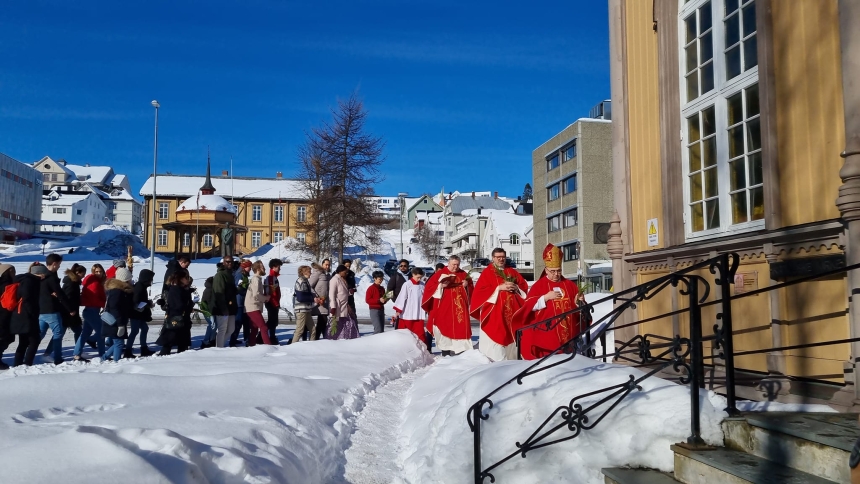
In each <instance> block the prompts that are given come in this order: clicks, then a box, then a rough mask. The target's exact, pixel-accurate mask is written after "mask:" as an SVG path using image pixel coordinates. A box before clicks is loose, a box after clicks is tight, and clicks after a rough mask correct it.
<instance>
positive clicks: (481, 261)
mask: <svg viewBox="0 0 860 484" xmlns="http://www.w3.org/2000/svg"><path fill="white" fill-rule="evenodd" d="M489 265H490V259H487V258H478V259H475V260H473V261H472V269H483V268H484V267H487V266H489Z"/></svg>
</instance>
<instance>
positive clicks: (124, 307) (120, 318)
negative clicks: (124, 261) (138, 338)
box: [102, 267, 134, 361]
mask: <svg viewBox="0 0 860 484" xmlns="http://www.w3.org/2000/svg"><path fill="white" fill-rule="evenodd" d="M133 293H134V288H133V287H132V285H131V271H130V270H128V269H126V268H125V267H120V268H119V269H117V270H116V277H115V278H114V279H108V280H107V281H105V296H106V297H107V302H105V310H104V312H105V313H108V314H110V315H111V316H113V318H114V324H108V323H107V322H105V316H104V314H103V315H102V336H104V337H106V338H108V339H109V340H110V346H109V347H108V348H107V349H106V350H105V355H104V357H103V360H107V359H108V358H113V361H119V360H120V358H122V353H123V349H124V348H125V338H126V337H127V336H128V319H129V315H130V314H131V311H132V298H133V297H134V296H133Z"/></svg>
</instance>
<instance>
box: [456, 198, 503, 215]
mask: <svg viewBox="0 0 860 484" xmlns="http://www.w3.org/2000/svg"><path fill="white" fill-rule="evenodd" d="M448 206H449V207H451V212H452V213H462V212H463V210H468V209H470V208H471V209H478V208H481V209H493V210H508V209H509V208H511V204H510V203H508V202H506V201H504V200H501V199H499V198H493V197H479V196H475V197H474V198H472V196H471V195H460V196H459V197H457V198H455V199H453V200H451V201H450V202H448Z"/></svg>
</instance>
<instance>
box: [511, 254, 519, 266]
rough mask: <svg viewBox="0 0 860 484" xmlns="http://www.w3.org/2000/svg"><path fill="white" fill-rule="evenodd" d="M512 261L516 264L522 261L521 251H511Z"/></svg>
mask: <svg viewBox="0 0 860 484" xmlns="http://www.w3.org/2000/svg"><path fill="white" fill-rule="evenodd" d="M511 261H513V263H514V264H516V263H518V262H519V261H520V253H519V252H511Z"/></svg>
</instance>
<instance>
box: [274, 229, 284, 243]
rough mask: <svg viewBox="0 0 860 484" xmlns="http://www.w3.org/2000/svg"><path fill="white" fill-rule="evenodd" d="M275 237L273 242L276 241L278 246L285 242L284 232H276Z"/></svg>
mask: <svg viewBox="0 0 860 484" xmlns="http://www.w3.org/2000/svg"><path fill="white" fill-rule="evenodd" d="M273 235H274V238H273V240H274V241H275V243H276V244H277V243H278V242H280V241H282V240H284V233H283V232H275V233H274V234H273Z"/></svg>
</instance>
